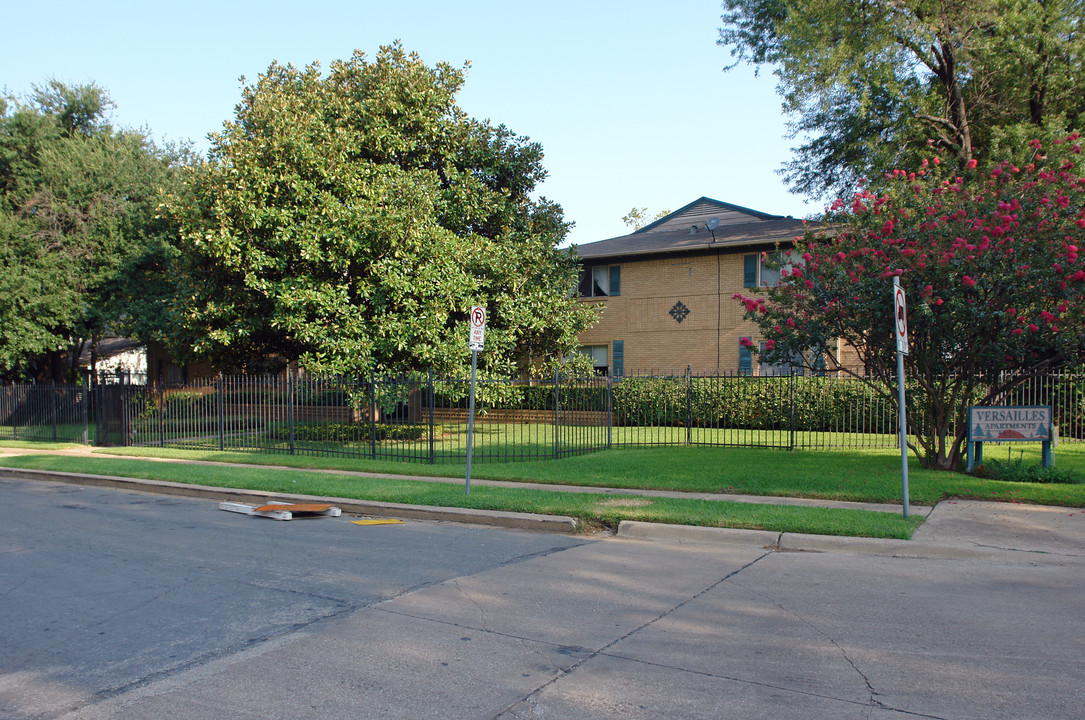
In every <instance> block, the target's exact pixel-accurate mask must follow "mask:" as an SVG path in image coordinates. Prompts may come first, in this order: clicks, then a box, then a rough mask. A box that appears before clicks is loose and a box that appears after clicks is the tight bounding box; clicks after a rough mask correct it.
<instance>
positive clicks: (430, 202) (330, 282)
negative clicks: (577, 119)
mask: <svg viewBox="0 0 1085 720" xmlns="http://www.w3.org/2000/svg"><path fill="white" fill-rule="evenodd" d="M464 77H465V70H464V69H457V68H454V67H452V66H450V65H448V64H447V63H439V64H437V65H435V66H433V67H429V66H427V65H426V64H424V63H423V62H422V60H421V59H420V58H419V57H418V56H417V55H416V54H413V53H410V54H409V53H407V52H406V51H404V49H403V48H402V47H401V46H400V45H398V44H396V45H392V46H389V47H383V48H381V49H380V51H379V52H378V54H377V55H376V57H375V58H374V59H372V60H370V59H368V58H367V57H366V55H365V54H364V53H362V52H356V53H355V54H354V55H353V56H352V57H351V58H350V59H347V60H340V61H335V62H333V63H331V65H330V67H329V70H328V72H327V73H326V74H325V73H324V72H322V70H321V67H320V65H319V64H317V63H314V64H312V65H309V66H308V67H305V68H296V67H294V66H292V65H281V64H279V63H272V64H271V66H270V67H269V68H268V70H267V72H265V73H263V74H261V75H260V76H259V78H258V79H257V81H256V82H255V83H253V84H249V85H246V86H244V88H243V91H242V99H241V102H240V104H239V105H238V107H237V112H236V117H235V118H234V119H233V120H231V121H229V122H227V123H225V125H224V128H223V130H222V131H221V132H220V133H217V134H213V135H212V136H211V151H210V154H209V159H208V162H207V163H205V164H202V165H200V166H199V167H197V168H194V169H193V170H192V171H191V172H190V173H189V175H188V178H187V184H188V187H189V188H190V190H191V192H192V194H193V196H194V200H193V201H192V202H176V203H174V204H173V205H172V209H171V212H172V214H173V215H174V216H175V217H176V218H177V219H178V220H179V222H180V223H181V225H182V228H183V232H182V239H181V246H180V247H181V256H182V258H183V259H184V262H183V267H182V272H181V273H180V274H179V278H178V280H179V283H180V292H179V294H178V302H177V304H176V306H175V308H174V309H175V311H176V317H177V318H178V320H179V323H180V326H181V331H180V332H178V333H176V334H175V336H174V338H173V339H172V342H171V344H172V346H173V348H174V349H175V351H176V352H177V353H178V354H181V355H182V356H185V355H186V351H187V355H188V357H190V358H194V357H201V358H206V359H210V360H212V361H214V362H216V363H217V364H218V365H219V366H220V367H226V368H245V367H257V366H259V365H260V364H261V363H264V362H265V361H266V360H267V359H268V358H270V357H275V358H278V359H280V360H286V361H289V360H299V361H301V362H302V363H303V364H304V365H305V367H306V368H307V369H309V370H311V371H316V372H334V373H351V372H365V371H371V370H394V371H405V370H412V369H423V368H431V367H432V368H434V369H435V370H437V371H438V372H446V371H453V370H456V369H459V368H462V364H463V361H464V359H465V358H467V357H469V351H468V348H467V337H468V332H467V327H468V325H467V322H468V313H469V311H470V308H471V306H472V305H473V304H480V305H486V306H488V308H489V321H488V324H487V331H486V333H487V334H486V350H485V351H484V353H482V355H481V356H480V362H482V363H483V364H484V366H486V367H488V368H490V369H491V370H502V371H508V370H511V369H512V368H513V367H514V366H515V364H516V363H517V362H522V361H523V360H524V359H525V358H527V357H529V356H533V357H536V358H542V357H544V356H546V355H549V354H559V353H562V352H568V351H570V350H571V349H572V348H574V347H575V345H576V333H577V332H578V331H579V330H581V329H582V328H584V327H585V326H586V325H587V323H589V322H590V321H591V319H592V317H593V315H592V312H593V311H592V310H591V309H589V308H586V307H584V306H582V305H580V304H579V303H577V302H576V300H575V298H573V297H572V296H571V293H570V288H572V287H573V285H574V283H575V276H576V260H575V257H574V256H572V255H570V254H569V253H568V252H567V251H564V250H559V249H558V248H557V245H558V244H559V243H560V242H561V241H562V240H563V239H564V237H565V235H566V233H567V230H568V227H569V226H568V224H567V223H566V222H565V221H564V219H563V217H562V212H561V209H560V207H558V206H557V205H555V204H553V203H551V202H549V201H547V200H546V199H544V198H539V199H534V198H533V197H532V195H531V193H532V192H533V191H534V189H535V187H536V185H537V184H538V183H539V182H540V181H541V180H542V179H543V178H544V177H545V171H544V169H543V166H542V148H541V147H540V146H539V145H538V144H537V143H533V142H530V141H529V140H528V139H527V138H525V137H521V136H518V135H516V134H514V133H513V132H511V131H510V130H509V129H507V128H506V127H505V126H503V125H498V126H494V125H491V124H490V123H489V121H486V122H482V121H478V120H475V119H472V118H469V117H468V116H467V115H466V114H465V113H464V112H463V111H462V110H461V109H460V108H459V107H458V105H457V104H456V100H455V96H456V93H457V92H458V91H459V89H460V87H461V86H462V84H463V82H464Z"/></svg>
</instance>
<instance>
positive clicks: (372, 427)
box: [369, 371, 377, 460]
mask: <svg viewBox="0 0 1085 720" xmlns="http://www.w3.org/2000/svg"><path fill="white" fill-rule="evenodd" d="M369 452H370V454H371V455H372V456H373V459H374V460H376V459H377V381H376V379H375V378H374V376H373V372H372V371H370V373H369Z"/></svg>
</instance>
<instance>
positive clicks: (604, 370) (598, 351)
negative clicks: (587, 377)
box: [580, 345, 610, 375]
mask: <svg viewBox="0 0 1085 720" xmlns="http://www.w3.org/2000/svg"><path fill="white" fill-rule="evenodd" d="M580 352H582V353H584V354H585V355H587V356H588V357H590V358H591V360H592V365H593V366H594V367H595V374H596V375H608V374H609V373H610V364H609V363H608V362H607V355H608V353H607V346H606V345H583V346H581V347H580Z"/></svg>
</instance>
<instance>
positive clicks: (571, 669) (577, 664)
mask: <svg viewBox="0 0 1085 720" xmlns="http://www.w3.org/2000/svg"><path fill="white" fill-rule="evenodd" d="M772 554H773V553H772V552H771V551H770V552H766V553H764V554H763V555H760V556H758V557H756V558H754V559H753V560H751V561H750V562H748V563H746V564H745V565H743V566H742V567H740V568H739V569H737V570H735V571H733V572H730V573H728V574H727V575H724V576H723V577H722V578H720V579H719V580H717V581H715V582H714V583H712V584H711V585H709V586H708V587H706V588H704V589H702V590H700V591H699V592H697V593H695V594H693V595H691V596H689V597H688V598H686V599H685V600H683V601H682V602H680V603H678V604H677V605H674V606H672V607H671V608H669V609H667V610H665V611H663V612H661V613H660V614H659V615H656V616H655V617H654V618H652V619H651V620H648V621H647V622H644V623H642V624H641V625H639V626H638V627H635V628H633V629H632V630H630V631H629V632H627V633H625V634H624V635H622V636H620V637H617V638H615V639H614V640H611V641H610V642H609V643H607V644H606V645H604V646H603V647H601V648H598V649H596V650H591V651H589V652H588V653H587V654H586V655H585V656H584V657H582V658H580V659H579V660H577V661H576V662H575V663H573V664H572V665H570V666H569V667H567V668H565V669H564V670H562V671H560V672H559V673H558V674H557V675H555V676H554V677H553V678H551V679H550V680H548V681H547V682H545V683H543V684H542V685H540V686H538V687H537V688H535V689H534V690H532V691H531V692H529V693H528V694H527V695H524V696H523V697H522V698H520V699H518V700H516V701H514V702H512V703H510V704H509V705H507V706H506V707H505V708H503V709H502V710H501V712H499V713H497V714H496V715H494V720H498V718H501V717H502V716H503V715H505V714H506V713H508V712H509V711H510V710H511V709H512V708H514V707H516V706H517V705H519V704H520V703H522V702H531V700H532V699H533V698H535V697H536V696H538V695H539V693H541V692H542V691H544V690H545V689H546V688H548V687H550V686H551V685H554V684H555V683H557V682H558V681H560V680H561V679H563V678H565V677H568V676H569V675H571V674H572V673H573V672H575V671H576V670H578V669H579V668H580V667H582V666H583V665H584V664H585V663H586V662H588V661H589V660H591V659H593V658H596V657H599V656H611V655H609V654H608V653H607V650H609V649H610V648H612V647H614V646H615V645H617V644H618V643H621V642H624V641H625V640H628V639H629V638H631V637H633V636H634V635H636V634H637V633H639V632H641V631H642V630H644V629H645V628H649V627H651V626H652V625H654V624H655V623H657V622H659V621H660V620H662V619H663V618H665V617H667V616H669V615H671V614H672V613H674V612H676V611H678V610H680V609H682V608H683V607H685V606H686V605H688V604H689V603H691V602H693V601H694V600H697V599H698V598H700V597H703V596H704V595H706V594H707V593H710V592H712V591H713V590H715V589H716V588H717V587H719V586H720V585H722V584H723V583H725V582H727V581H729V580H731V579H732V578H734V577H735V576H736V575H738V574H739V573H741V572H743V571H745V570H747V569H748V568H750V567H752V566H754V565H756V564H757V563H759V562H760V561H762V560H764V559H765V558H767V557H768V556H769V555H772Z"/></svg>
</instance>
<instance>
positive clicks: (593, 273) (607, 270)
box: [579, 265, 622, 297]
mask: <svg viewBox="0 0 1085 720" xmlns="http://www.w3.org/2000/svg"><path fill="white" fill-rule="evenodd" d="M579 290H580V297H615V296H617V295H621V294H622V267H621V265H596V266H594V267H586V268H584V269H582V270H581V271H580V283H579Z"/></svg>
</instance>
